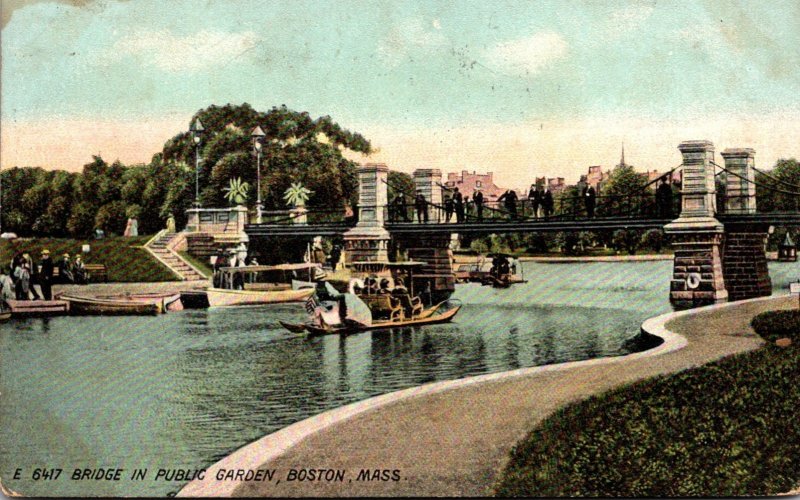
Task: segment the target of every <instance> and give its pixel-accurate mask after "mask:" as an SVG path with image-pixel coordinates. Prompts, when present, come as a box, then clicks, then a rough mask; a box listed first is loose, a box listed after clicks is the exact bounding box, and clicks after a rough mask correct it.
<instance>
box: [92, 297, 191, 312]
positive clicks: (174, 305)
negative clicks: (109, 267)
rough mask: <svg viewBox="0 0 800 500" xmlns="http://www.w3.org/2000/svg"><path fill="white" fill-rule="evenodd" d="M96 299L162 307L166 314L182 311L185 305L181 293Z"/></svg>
mask: <svg viewBox="0 0 800 500" xmlns="http://www.w3.org/2000/svg"><path fill="white" fill-rule="evenodd" d="M95 298H96V299H102V300H128V301H133V302H145V303H151V304H156V305H159V306H160V309H161V310H160V311H159V312H162V313H165V312H167V311H173V312H174V311H182V310H183V304H182V303H181V294H180V293H127V294H116V295H97V296H95Z"/></svg>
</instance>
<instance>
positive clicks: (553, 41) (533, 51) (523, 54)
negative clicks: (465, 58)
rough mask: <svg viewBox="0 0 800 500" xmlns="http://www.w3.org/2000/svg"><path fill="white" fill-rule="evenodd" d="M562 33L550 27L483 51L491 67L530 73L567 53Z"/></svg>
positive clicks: (506, 71)
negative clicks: (550, 29) (553, 30)
mask: <svg viewBox="0 0 800 500" xmlns="http://www.w3.org/2000/svg"><path fill="white" fill-rule="evenodd" d="M567 49H568V47H567V42H566V40H564V37H562V36H561V35H559V34H558V33H555V32H552V31H542V32H540V33H536V34H535V35H532V36H529V37H526V38H520V39H517V40H511V41H509V42H502V43H499V44H497V45H495V46H494V47H492V48H490V49H488V50H487V51H486V53H485V57H486V60H487V63H488V65H489V66H490V67H492V68H494V69H496V70H498V71H501V72H503V73H506V74H509V75H513V76H532V75H535V74H536V73H538V72H540V71H541V70H542V69H544V68H545V67H547V66H548V65H550V64H552V63H553V62H554V61H557V60H559V59H562V58H563V57H564V56H565V55H566V54H567Z"/></svg>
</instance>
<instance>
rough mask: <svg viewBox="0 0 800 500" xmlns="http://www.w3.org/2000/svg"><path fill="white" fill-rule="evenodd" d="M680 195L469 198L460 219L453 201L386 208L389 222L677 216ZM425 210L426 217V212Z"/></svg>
mask: <svg viewBox="0 0 800 500" xmlns="http://www.w3.org/2000/svg"><path fill="white" fill-rule="evenodd" d="M678 199H679V194H673V195H671V196H670V197H669V198H668V199H663V200H660V199H658V198H657V196H656V193H655V192H653V191H650V192H643V193H637V194H633V195H625V196H616V195H601V196H596V197H595V198H594V199H593V200H591V201H587V200H586V198H585V197H583V196H557V197H556V199H555V200H554V202H553V206H552V207H551V208H549V209H548V208H547V207H545V206H543V205H542V204H541V203H538V204H536V203H534V201H533V200H529V199H526V198H523V199H519V200H517V201H516V203H513V204H511V203H508V204H507V203H506V202H504V201H496V200H491V201H487V202H485V203H484V204H483V206H478V205H476V204H475V203H474V201H472V200H468V201H467V202H465V203H464V206H463V207H464V208H463V211H464V213H463V220H460V217H459V214H458V211H457V210H456V207H455V205H454V204H450V203H447V204H446V205H437V204H432V203H425V207H424V208H421V207H420V206H418V205H417V204H416V203H413V204H412V203H403V204H399V203H394V204H392V205H389V206H388V207H387V215H386V221H387V222H389V223H425V222H441V223H445V224H447V223H452V224H457V223H466V224H469V223H480V222H493V221H532V220H577V219H586V218H592V217H604V218H611V217H613V218H664V219H666V218H671V217H675V216H677V215H676V214H677V210H678V209H676V200H678ZM425 212H427V218H426V214H425Z"/></svg>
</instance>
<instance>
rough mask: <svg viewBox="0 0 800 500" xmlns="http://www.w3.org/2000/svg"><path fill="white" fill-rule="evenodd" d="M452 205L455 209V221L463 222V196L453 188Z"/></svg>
mask: <svg viewBox="0 0 800 500" xmlns="http://www.w3.org/2000/svg"><path fill="white" fill-rule="evenodd" d="M453 205H455V209H456V222H458V223H459V224H461V223H463V222H464V196H463V195H462V194H461V193H460V192H459V191H458V188H455V190H454V192H453Z"/></svg>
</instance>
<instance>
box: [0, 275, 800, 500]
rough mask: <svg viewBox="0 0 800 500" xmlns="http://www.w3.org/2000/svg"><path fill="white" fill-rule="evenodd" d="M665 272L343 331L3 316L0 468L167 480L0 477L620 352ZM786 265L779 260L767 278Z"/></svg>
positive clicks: (497, 296)
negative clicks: (436, 320)
mask: <svg viewBox="0 0 800 500" xmlns="http://www.w3.org/2000/svg"><path fill="white" fill-rule="evenodd" d="M771 269H773V266H771ZM792 269H793V268H792ZM670 273H671V263H670V262H649V263H630V264H605V263H594V264H578V265H575V264H572V265H569V266H565V265H543V264H526V267H525V276H526V277H527V278H528V279H530V280H531V282H530V283H527V284H525V285H524V286H520V287H512V288H511V289H508V290H494V289H490V288H487V287H480V286H479V285H472V284H470V285H464V286H461V285H459V287H458V290H457V292H456V295H455V296H456V298H459V299H461V300H462V302H463V303H464V304H465V305H464V308H463V309H462V311H461V312H460V313H459V315H458V316H457V318H456V322H455V323H452V324H445V325H436V326H430V327H427V328H422V329H411V328H406V329H397V330H392V331H388V332H375V333H365V334H360V335H353V336H349V337H340V336H327V337H319V338H312V339H306V338H305V337H304V336H298V335H297V334H291V333H288V332H286V331H284V330H282V329H281V328H280V327H279V325H278V320H286V321H292V322H298V321H302V320H303V319H304V311H303V307H302V305H296V304H295V305H280V306H274V307H262V308H249V309H239V310H236V309H227V310H226V309H218V310H209V311H196V310H195V311H183V312H180V313H174V314H168V315H166V316H162V317H153V318H124V319H121V318H79V317H74V318H73V317H64V318H52V319H49V320H47V319H39V320H27V321H11V322H8V323H6V324H4V325H3V326H0V361H1V362H0V393H1V394H2V396H0V397H2V404H0V423H2V425H0V442H2V445H3V446H2V447H0V477H3V480H4V484H7V485H8V486H9V487H11V488H13V489H15V490H17V491H22V492H24V493H26V494H29V495H43V494H56V495H69V494H78V493H92V494H103V495H114V494H117V495H119V494H125V495H128V496H130V495H164V494H166V493H168V492H170V491H175V490H177V489H178V488H179V487H180V484H169V483H163V482H155V481H144V482H138V483H133V482H130V481H123V482H122V483H120V484H118V485H110V486H109V485H104V484H97V485H95V484H94V483H92V484H90V483H86V482H80V483H78V482H70V481H59V482H57V483H55V484H50V485H48V484H42V483H36V482H33V481H30V480H29V479H27V480H18V481H14V480H7V479H6V478H11V477H13V472H14V470H15V469H16V468H17V467H21V468H23V469H25V470H32V468H33V467H41V466H42V464H52V466H62V467H65V468H73V467H92V466H105V467H108V466H116V467H124V468H127V469H132V468H134V467H148V468H151V469H155V468H158V467H164V468H167V467H169V468H180V467H182V468H200V467H205V466H208V465H210V464H211V463H213V462H214V461H216V460H218V459H220V458H222V457H224V456H225V455H227V454H228V453H230V452H231V451H232V450H234V449H236V448H238V447H240V446H242V445H244V444H246V443H248V442H251V441H253V440H255V439H257V438H259V437H261V436H263V435H264V434H266V433H269V432H272V431H275V430H277V429H280V428H282V427H285V426H287V425H289V424H291V423H293V422H296V421H298V420H301V419H303V418H305V417H308V416H311V415H315V414H318V413H320V412H322V411H325V410H327V409H331V408H336V407H339V406H342V405H344V404H347V403H351V402H354V401H359V400H362V399H364V398H367V397H369V396H373V395H378V394H384V393H386V392H390V391H394V390H398V389H403V388H407V387H412V386H416V385H420V384H424V383H428V382H432V381H437V380H448V379H456V378H460V377H466V376H470V375H476V374H482V373H491V372H497V371H502V370H510V369H516V368H520V367H525V366H536V365H541V364H547V363H557V362H563V361H572V360H579V359H587V358H592V357H597V356H610V355H618V354H623V353H626V352H630V350H631V349H635V348H638V346H636V345H632V344H631V339H632V338H636V337H637V336H638V334H639V326H640V324H641V322H642V321H643V320H644V319H646V318H647V317H650V316H653V315H655V314H658V313H661V312H666V311H668V310H669V303H668V286H669V285H668V283H669V275H670ZM792 274H793V272H792V270H791V269H784V268H780V269H778V270H777V271H775V272H773V283H775V285H776V287H781V286H783V283H784V281H787V280H788V279H789V278H790V277H791V279H794V276H791V275H792ZM776 277H777V279H776ZM88 487H91V488H97V489H96V490H92V491H87V490H86V488H88Z"/></svg>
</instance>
